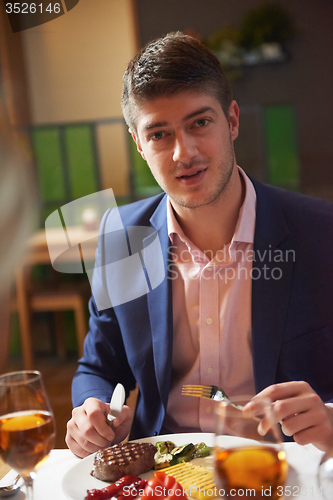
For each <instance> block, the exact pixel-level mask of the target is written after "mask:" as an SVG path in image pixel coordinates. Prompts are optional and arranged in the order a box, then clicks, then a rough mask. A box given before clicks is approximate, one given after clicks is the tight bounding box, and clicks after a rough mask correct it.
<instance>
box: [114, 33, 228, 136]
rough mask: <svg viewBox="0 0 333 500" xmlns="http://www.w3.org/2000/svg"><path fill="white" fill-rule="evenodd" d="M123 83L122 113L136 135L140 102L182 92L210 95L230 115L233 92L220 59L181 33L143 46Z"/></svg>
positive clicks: (128, 69)
mask: <svg viewBox="0 0 333 500" xmlns="http://www.w3.org/2000/svg"><path fill="white" fill-rule="evenodd" d="M123 82H124V86H123V95H122V109H123V114H124V118H125V121H126V123H127V125H128V127H129V128H130V129H131V131H132V132H135V133H136V121H137V113H138V106H139V105H140V104H141V103H143V102H145V101H148V100H151V99H156V98H158V97H166V96H173V95H176V94H178V93H179V92H183V91H191V90H192V91H199V92H205V93H207V94H210V95H212V96H213V97H215V98H216V99H217V100H218V101H219V102H220V104H221V106H222V109H223V112H224V114H225V116H226V117H228V114H229V107H230V104H231V101H232V90H231V86H230V83H229V81H228V79H227V77H226V75H225V73H224V71H223V69H222V66H221V64H220V62H219V60H218V59H217V57H216V56H215V55H214V54H213V53H212V52H211V51H210V50H209V49H208V48H207V47H206V46H205V45H204V44H203V43H202V42H200V41H199V40H198V39H197V38H195V37H193V36H189V35H185V34H184V33H181V32H175V33H169V34H167V35H166V36H164V37H163V38H159V39H158V40H155V41H153V42H151V43H149V44H148V45H146V47H144V48H143V49H142V50H141V51H140V52H139V53H138V54H137V55H136V56H135V57H134V58H133V59H132V61H131V62H130V63H129V65H128V67H127V69H126V71H125V74H124V78H123Z"/></svg>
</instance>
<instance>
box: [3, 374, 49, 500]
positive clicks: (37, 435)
mask: <svg viewBox="0 0 333 500" xmlns="http://www.w3.org/2000/svg"><path fill="white" fill-rule="evenodd" d="M54 442H55V424H54V417H53V413H52V410H51V407H50V404H49V401H48V397H47V394H46V391H45V388H44V384H43V380H42V375H41V373H40V372H38V371H28V370H24V371H19V372H12V373H7V374H4V375H1V376H0V456H1V458H2V460H3V461H4V462H5V463H6V464H7V465H9V466H10V467H12V468H13V469H15V470H16V471H17V472H19V473H20V474H21V476H22V477H23V479H24V481H25V486H26V494H27V499H28V500H33V498H34V497H33V478H34V476H35V472H36V470H37V468H38V467H39V466H40V465H41V463H42V462H43V461H44V460H45V459H46V458H47V456H48V454H49V453H50V451H51V450H52V448H53V446H54Z"/></svg>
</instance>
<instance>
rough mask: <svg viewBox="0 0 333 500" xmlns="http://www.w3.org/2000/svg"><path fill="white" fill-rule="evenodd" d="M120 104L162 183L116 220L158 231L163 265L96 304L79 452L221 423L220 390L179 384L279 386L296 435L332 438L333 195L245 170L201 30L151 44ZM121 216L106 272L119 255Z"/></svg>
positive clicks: (285, 416)
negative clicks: (146, 280) (115, 395)
mask: <svg viewBox="0 0 333 500" xmlns="http://www.w3.org/2000/svg"><path fill="white" fill-rule="evenodd" d="M122 105H123V112H124V117H125V120H126V122H127V124H128V126H129V129H130V132H131V134H132V137H133V139H134V141H135V142H136V145H137V148H138V151H139V152H140V153H141V155H142V157H143V158H144V159H145V160H146V161H147V163H148V165H149V167H150V169H151V171H152V173H153V175H154V176H155V178H156V180H157V182H158V183H159V184H160V186H161V187H162V189H163V190H164V191H165V193H166V194H162V195H159V196H157V197H154V198H151V199H148V200H143V201H140V202H137V203H135V204H133V205H129V206H125V207H121V208H120V217H121V220H122V223H123V224H124V226H125V227H132V226H148V227H150V228H154V229H155V230H156V231H157V234H158V237H159V241H160V244H161V248H162V252H163V258H164V266H165V269H166V273H167V274H166V278H165V279H164V280H163V282H162V283H161V284H160V285H159V286H157V287H155V288H154V287H152V289H151V290H150V291H149V293H148V294H145V295H142V296H140V297H138V298H135V300H132V301H128V302H126V303H123V304H119V305H117V306H115V307H107V308H105V309H103V310H101V308H100V307H97V305H96V301H95V300H94V298H92V300H91V301H90V312H91V320H90V331H89V333H88V335H87V339H86V342H85V354H84V356H83V358H82V359H81V360H80V366H79V369H78V372H77V374H76V376H75V377H74V380H73V404H74V407H75V408H74V410H73V416H72V419H71V420H70V421H69V423H68V432H67V436H66V442H67V445H68V446H69V448H70V449H71V450H72V451H73V452H74V453H75V454H76V455H78V456H80V457H84V456H87V455H88V454H90V453H92V452H94V451H96V450H97V449H99V448H102V447H105V446H108V445H110V443H116V442H119V441H120V440H122V439H123V438H124V437H125V436H126V435H127V433H128V432H129V431H130V429H131V437H133V438H134V437H142V436H147V435H153V434H155V435H157V434H159V433H163V432H181V431H193V430H197V431H200V430H202V431H206V432H207V431H213V410H214V407H213V406H212V404H211V402H210V401H209V400H202V399H198V398H189V397H185V396H181V387H182V385H183V384H184V383H200V384H214V385H220V386H222V387H223V388H224V389H225V391H226V392H227V394H228V395H229V397H231V398H232V397H233V396H236V395H239V394H244V393H247V394H249V395H252V396H254V395H255V394H258V395H257V396H256V398H258V397H261V396H262V395H266V396H269V397H270V398H271V400H272V401H273V402H274V411H275V414H276V418H277V420H278V421H280V422H281V423H282V430H283V432H284V434H285V435H286V436H293V437H294V439H295V440H296V441H297V442H298V443H300V444H305V443H310V442H311V443H313V444H315V445H316V446H318V447H320V448H322V449H323V448H324V447H325V446H327V445H328V444H333V410H332V408H331V407H330V406H329V404H327V405H326V404H324V403H328V402H329V401H333V371H332V370H331V359H332V355H333V338H332V334H331V331H332V325H333V308H332V307H331V305H330V304H331V297H332V296H333V283H332V279H331V278H332V265H331V249H332V243H333V231H332V227H333V226H332V222H333V210H332V206H331V205H330V204H328V203H326V202H323V201H319V200H311V199H309V198H307V197H304V196H300V195H295V194H291V193H289V192H286V191H282V190H278V189H276V188H273V187H268V186H263V185H261V184H260V183H257V182H255V181H251V180H250V179H249V178H248V177H247V176H246V174H245V173H244V172H243V171H242V170H241V169H240V168H239V167H238V166H237V163H236V159H235V155H234V147H233V141H234V140H235V139H236V138H237V136H238V126H239V109H238V105H237V103H236V101H234V100H233V99H232V93H231V89H230V86H229V83H228V81H227V80H226V78H225V76H224V73H223V70H222V68H221V66H220V64H219V62H218V60H217V59H216V58H215V56H214V55H213V54H212V53H211V52H210V51H208V50H207V49H206V48H205V47H204V46H203V45H202V44H201V43H200V42H199V41H198V40H196V39H195V38H192V37H189V36H185V35H183V34H181V33H171V34H169V35H167V36H166V37H164V38H162V39H160V40H157V41H155V42H153V43H151V44H149V45H148V46H147V47H146V48H145V49H143V51H141V52H140V53H139V54H138V55H137V56H136V57H135V58H134V59H133V61H131V63H130V64H129V66H128V68H127V70H126V73H125V75H124V90H123V101H122ZM111 218H112V212H111V214H106V215H105V217H104V220H103V222H102V226H101V235H104V236H103V238H101V241H100V244H99V250H98V253H97V257H96V261H97V268H98V266H99V267H101V266H100V262H101V259H102V256H103V255H104V256H105V255H108V254H110V252H111V245H112V244H111V240H110V232H109V224H110V223H109V221H110V219H111ZM103 280H104V281H105V282H107V281H108V275H107V273H105V276H103V277H101V281H103ZM109 288H110V287H109ZM97 294H98V287H97V288H96V294H95V290H93V295H95V297H96V296H97ZM117 382H121V383H123V385H124V386H125V388H126V391H127V393H128V392H129V391H130V390H132V389H133V388H134V387H135V384H137V385H138V388H139V395H138V402H137V407H136V410H135V415H134V419H133V416H132V415H131V412H130V410H129V408H128V407H126V406H124V408H123V411H122V415H121V417H120V418H119V419H118V420H117V421H116V422H115V424H114V426H113V428H110V427H109V426H108V425H107V424H106V415H107V412H108V402H109V401H110V396H111V394H112V391H113V389H114V387H115V385H116V383H117ZM254 403H255V399H254ZM254 403H251V404H254ZM132 419H133V422H132ZM262 431H263V432H265V428H263V429H262Z"/></svg>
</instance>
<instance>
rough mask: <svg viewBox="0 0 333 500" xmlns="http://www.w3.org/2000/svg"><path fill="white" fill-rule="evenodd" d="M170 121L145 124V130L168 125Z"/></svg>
mask: <svg viewBox="0 0 333 500" xmlns="http://www.w3.org/2000/svg"><path fill="white" fill-rule="evenodd" d="M167 125H168V122H153V123H149V124H148V125H146V126H145V130H151V129H153V128H160V127H166V126H167Z"/></svg>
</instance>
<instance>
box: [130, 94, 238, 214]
mask: <svg viewBox="0 0 333 500" xmlns="http://www.w3.org/2000/svg"><path fill="white" fill-rule="evenodd" d="M136 125H137V133H136V136H135V135H133V138H134V140H135V142H136V144H137V147H138V150H139V152H140V153H141V155H142V156H143V158H144V159H145V160H146V161H147V163H148V165H149V167H150V169H151V171H152V173H153V175H154V177H155V179H156V181H157V182H158V184H159V185H160V186H161V188H162V189H163V190H164V191H165V192H166V193H167V194H168V195H169V196H170V198H171V201H172V204H173V205H174V208H175V209H176V210H177V205H178V206H180V207H187V208H197V207H201V206H205V205H209V204H213V203H216V202H217V201H218V200H219V199H221V197H222V196H223V192H224V190H225V188H226V186H227V185H228V182H229V179H230V176H231V174H232V171H233V169H234V167H235V165H236V163H235V157H234V148H233V141H234V140H235V139H236V137H237V135H238V106H237V103H236V102H235V101H233V102H232V104H231V106H230V110H229V120H228V119H227V118H226V116H225V114H224V113H223V110H222V107H221V105H220V103H219V101H218V100H217V99H215V98H214V97H212V96H210V95H208V94H206V93H201V92H193V91H191V92H182V93H180V94H177V95H175V96H171V97H160V98H157V99H153V100H150V101H146V102H144V103H143V104H141V105H140V106H139V109H138V120H137V124H136Z"/></svg>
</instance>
